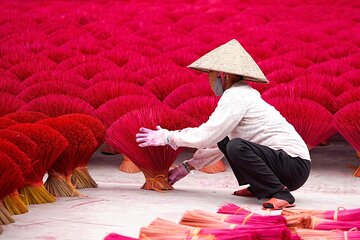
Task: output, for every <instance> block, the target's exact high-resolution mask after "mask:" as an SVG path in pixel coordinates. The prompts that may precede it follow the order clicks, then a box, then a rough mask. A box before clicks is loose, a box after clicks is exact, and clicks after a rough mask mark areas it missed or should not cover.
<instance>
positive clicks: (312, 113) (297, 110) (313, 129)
mask: <svg viewBox="0 0 360 240" xmlns="http://www.w3.org/2000/svg"><path fill="white" fill-rule="evenodd" d="M267 102H268V103H269V104H271V105H273V106H274V107H275V108H276V109H277V110H278V111H279V112H280V113H281V114H282V115H283V116H284V117H285V118H286V120H287V121H288V122H289V123H291V124H292V125H293V126H294V128H295V129H296V130H297V132H298V133H299V134H300V135H301V137H302V138H303V139H304V141H305V143H306V144H307V145H308V148H309V149H312V148H313V147H315V146H317V145H319V144H320V143H321V142H323V141H325V140H326V139H328V138H329V137H331V136H333V135H334V134H335V133H336V131H335V129H334V128H333V126H332V115H331V113H330V112H329V111H328V110H326V109H325V108H324V107H322V106H321V105H320V104H318V103H316V102H313V101H311V100H307V99H291V98H288V97H276V98H271V99H269V100H267Z"/></svg>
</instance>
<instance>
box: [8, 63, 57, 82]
mask: <svg viewBox="0 0 360 240" xmlns="http://www.w3.org/2000/svg"><path fill="white" fill-rule="evenodd" d="M55 67H56V64H55V63H54V62H52V61H51V60H50V59H47V58H42V59H41V60H39V61H34V60H30V59H28V60H27V61H24V62H21V63H19V64H16V65H14V66H12V67H11V68H10V71H11V72H13V73H14V74H15V75H16V76H17V77H18V79H19V80H20V81H24V80H25V79H27V78H28V77H30V76H31V75H33V74H36V73H38V72H41V71H45V70H52V69H55Z"/></svg>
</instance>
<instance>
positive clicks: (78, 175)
mask: <svg viewBox="0 0 360 240" xmlns="http://www.w3.org/2000/svg"><path fill="white" fill-rule="evenodd" d="M59 118H63V119H70V120H74V121H77V122H78V123H81V124H83V125H84V126H85V127H87V128H88V129H89V130H90V131H91V132H92V133H93V135H94V137H95V139H96V141H97V146H96V149H97V148H99V146H100V145H101V144H103V142H104V138H105V134H106V128H105V126H104V125H103V124H102V123H101V122H100V121H99V120H98V119H96V118H94V117H92V116H89V115H85V114H76V113H74V114H67V115H63V116H61V117H59ZM88 160H89V159H85V158H84V161H79V162H77V163H76V167H75V169H74V171H73V172H72V178H71V182H72V183H73V184H74V186H76V188H96V187H97V184H96V182H95V180H94V179H93V178H92V177H91V175H90V173H89V170H88V167H87V164H88Z"/></svg>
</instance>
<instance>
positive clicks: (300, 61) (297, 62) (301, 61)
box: [281, 51, 314, 68]
mask: <svg viewBox="0 0 360 240" xmlns="http://www.w3.org/2000/svg"><path fill="white" fill-rule="evenodd" d="M281 57H282V58H283V59H284V61H286V62H288V63H291V64H293V65H294V66H296V67H299V68H308V67H310V66H311V65H313V64H314V63H313V61H311V60H310V59H307V58H306V57H304V56H303V55H302V53H301V52H298V51H291V52H289V53H287V54H284V55H282V56H281Z"/></svg>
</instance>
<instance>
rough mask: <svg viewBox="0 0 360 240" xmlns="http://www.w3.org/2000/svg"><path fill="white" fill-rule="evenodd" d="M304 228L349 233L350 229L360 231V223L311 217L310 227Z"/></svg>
mask: <svg viewBox="0 0 360 240" xmlns="http://www.w3.org/2000/svg"><path fill="white" fill-rule="evenodd" d="M304 228H308V229H316V230H336V229H340V230H343V231H349V230H350V229H354V228H356V229H359V228H360V221H339V220H328V219H323V218H318V217H311V222H310V225H307V226H305V227H304Z"/></svg>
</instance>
